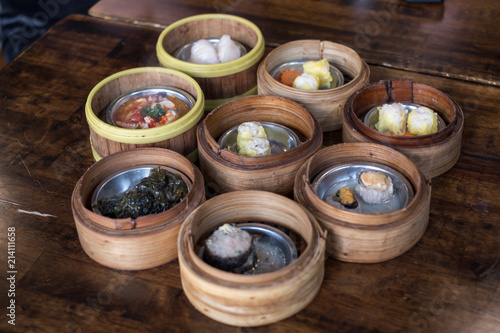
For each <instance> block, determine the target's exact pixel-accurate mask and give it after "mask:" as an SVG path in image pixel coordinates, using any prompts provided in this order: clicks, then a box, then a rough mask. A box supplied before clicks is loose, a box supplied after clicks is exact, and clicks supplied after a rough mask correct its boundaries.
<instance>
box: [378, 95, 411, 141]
mask: <svg viewBox="0 0 500 333" xmlns="http://www.w3.org/2000/svg"><path fill="white" fill-rule="evenodd" d="M406 118H407V111H406V110H405V109H404V108H403V105H402V104H401V103H394V104H384V105H383V106H382V107H381V108H380V109H379V110H378V122H377V123H376V124H375V128H376V129H377V131H379V132H382V133H386V134H392V135H402V134H404V133H405V132H406Z"/></svg>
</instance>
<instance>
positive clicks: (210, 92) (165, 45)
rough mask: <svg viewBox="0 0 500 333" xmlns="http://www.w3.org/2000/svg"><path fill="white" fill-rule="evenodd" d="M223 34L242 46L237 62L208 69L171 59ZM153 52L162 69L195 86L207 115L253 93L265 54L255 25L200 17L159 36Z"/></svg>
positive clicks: (228, 17)
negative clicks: (180, 74) (192, 45)
mask: <svg viewBox="0 0 500 333" xmlns="http://www.w3.org/2000/svg"><path fill="white" fill-rule="evenodd" d="M223 34H227V35H230V36H231V38H232V39H234V40H236V41H238V42H240V43H242V44H243V45H245V46H246V47H247V49H248V52H247V53H246V54H244V55H242V56H241V57H240V58H238V59H235V60H232V61H228V62H224V63H220V64H211V65H207V64H194V63H190V62H187V61H183V60H180V59H177V58H175V57H174V53H175V51H176V50H177V49H178V48H180V47H182V46H184V45H187V44H190V43H192V42H195V41H197V40H199V39H201V38H219V37H220V36H222V35H223ZM156 51H157V52H156V53H157V56H158V60H159V61H160V63H161V65H162V66H164V67H167V68H174V69H176V70H179V71H181V72H184V73H186V74H188V75H190V76H191V77H193V78H194V79H195V80H196V82H198V84H199V85H200V87H201V89H202V90H203V92H204V94H205V98H206V100H207V102H206V104H205V111H207V112H210V111H212V110H213V109H214V108H215V107H217V106H219V105H222V104H223V103H225V102H227V101H230V100H234V99H237V98H240V97H244V96H248V95H255V94H256V93H257V67H258V65H259V62H260V60H261V58H262V56H263V55H264V51H265V43H264V37H263V35H262V33H261V31H260V30H259V28H258V27H257V26H256V25H255V24H253V23H252V22H250V21H248V20H246V19H244V18H242V17H238V16H234V15H227V14H203V15H195V16H191V17H187V18H185V19H182V20H179V21H177V22H175V23H173V24H171V25H170V26H168V27H167V28H166V29H165V30H164V31H163V32H162V33H161V35H160V37H159V38H158V42H157V45H156Z"/></svg>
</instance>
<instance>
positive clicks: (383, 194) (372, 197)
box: [356, 170, 394, 204]
mask: <svg viewBox="0 0 500 333" xmlns="http://www.w3.org/2000/svg"><path fill="white" fill-rule="evenodd" d="M358 181H359V184H358V185H357V186H356V192H357V193H358V194H359V195H360V196H361V198H362V199H363V200H364V201H365V202H366V203H368V204H381V203H383V202H384V201H387V200H389V199H390V198H392V195H393V194H394V187H393V184H392V179H391V177H390V176H389V175H387V174H386V173H385V172H382V171H373V170H368V171H363V172H361V173H360V175H359V179H358Z"/></svg>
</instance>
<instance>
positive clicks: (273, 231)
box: [198, 222, 298, 275]
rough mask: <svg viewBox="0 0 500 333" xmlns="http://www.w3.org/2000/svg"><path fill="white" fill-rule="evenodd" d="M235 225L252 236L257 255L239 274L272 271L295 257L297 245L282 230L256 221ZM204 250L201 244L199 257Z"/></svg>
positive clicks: (289, 262)
mask: <svg viewBox="0 0 500 333" xmlns="http://www.w3.org/2000/svg"><path fill="white" fill-rule="evenodd" d="M236 226H237V227H238V228H241V229H243V230H245V231H247V232H248V233H249V234H250V235H251V236H252V237H253V242H254V247H255V253H256V256H257V260H255V262H254V263H253V266H252V267H249V268H247V269H246V270H245V271H243V272H241V274H246V275H255V274H263V273H270V272H274V271H277V270H278V269H281V268H283V267H285V266H287V265H289V264H291V263H292V262H293V261H294V260H295V259H297V256H298V253H297V247H296V246H295V244H294V243H293V241H292V240H291V238H290V237H288V235H287V234H285V233H284V232H283V231H281V230H279V229H277V228H274V227H272V226H270V225H267V224H264V223H258V222H249V223H240V224H236ZM204 251H205V246H204V245H203V246H202V247H201V248H200V250H199V252H198V256H199V257H200V258H203V254H204Z"/></svg>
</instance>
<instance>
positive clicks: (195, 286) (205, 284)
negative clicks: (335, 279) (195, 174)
mask: <svg viewBox="0 0 500 333" xmlns="http://www.w3.org/2000/svg"><path fill="white" fill-rule="evenodd" d="M248 220H251V221H258V222H268V223H273V224H278V225H280V226H283V227H286V228H289V229H290V230H292V231H293V232H295V233H297V234H298V235H300V236H301V237H302V238H303V239H304V240H305V241H306V243H307V247H306V248H305V250H304V251H303V252H302V253H301V254H300V256H299V257H298V258H297V260H295V261H294V262H292V263H291V264H289V265H288V266H286V267H284V268H282V269H280V270H278V271H274V272H271V273H265V274H258V275H242V274H233V273H228V272H224V271H221V270H218V269H215V268H213V267H211V266H210V265H208V264H206V263H205V262H204V261H203V260H201V259H200V258H199V257H198V256H197V254H196V253H195V251H194V248H195V245H196V244H197V243H198V242H199V241H200V239H201V238H202V236H204V235H205V234H206V233H207V232H209V231H211V230H213V229H214V228H216V227H218V226H220V225H222V224H224V223H226V222H234V223H237V222H244V221H248ZM325 239H326V233H325V232H324V231H323V230H322V229H321V227H320V226H319V224H318V223H317V222H316V220H315V219H314V217H313V216H312V215H311V214H310V213H309V212H307V211H306V210H305V209H304V208H303V207H301V206H300V205H299V204H297V203H296V202H294V201H292V200H291V199H288V198H286V197H283V196H280V195H277V194H274V193H270V192H262V191H239V192H231V193H226V194H222V195H219V196H216V197H214V198H212V199H210V200H208V201H207V202H205V203H204V204H202V205H201V206H200V207H199V208H198V209H196V210H195V211H194V212H193V213H191V214H190V215H189V216H188V217H187V219H186V221H185V222H184V223H183V225H182V227H181V230H180V232H179V238H178V249H179V266H180V272H181V280H182V286H183V288H184V292H185V293H186V296H187V297H188V299H189V301H190V302H191V303H192V304H193V306H194V307H195V308H196V309H197V310H198V311H200V312H201V313H203V314H204V315H206V316H208V317H210V318H212V319H214V320H217V321H219V322H222V323H225V324H228V325H234V326H261V325H266V324H270V323H273V322H277V321H279V320H282V319H284V318H287V317H289V316H292V315H293V314H295V313H297V312H299V311H300V310H302V309H303V308H304V307H306V306H307V305H308V304H309V303H310V302H311V301H312V300H313V299H314V297H315V296H316V294H317V293H318V291H319V289H320V287H321V282H322V280H323V275H324V251H325Z"/></svg>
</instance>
